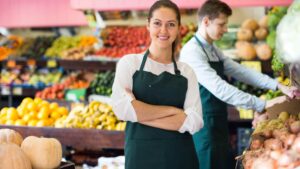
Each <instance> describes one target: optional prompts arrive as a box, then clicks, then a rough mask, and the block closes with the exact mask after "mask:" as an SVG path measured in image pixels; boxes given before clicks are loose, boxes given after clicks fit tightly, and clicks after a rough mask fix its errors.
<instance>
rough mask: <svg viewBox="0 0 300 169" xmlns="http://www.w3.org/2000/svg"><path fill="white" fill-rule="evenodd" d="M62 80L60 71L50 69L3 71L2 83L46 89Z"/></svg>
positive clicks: (0, 81)
mask: <svg viewBox="0 0 300 169" xmlns="http://www.w3.org/2000/svg"><path fill="white" fill-rule="evenodd" d="M61 78H62V72H61V71H60V70H58V69H57V70H52V71H49V70H48V69H38V70H30V69H2V70H1V76H0V83H1V84H16V85H23V86H25V87H30V86H31V87H35V88H44V87H45V86H49V85H53V84H56V83H58V82H59V81H60V80H61Z"/></svg>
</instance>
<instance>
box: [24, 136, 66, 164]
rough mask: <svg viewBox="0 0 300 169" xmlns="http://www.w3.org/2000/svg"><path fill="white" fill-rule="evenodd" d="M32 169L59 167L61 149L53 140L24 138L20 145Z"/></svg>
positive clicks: (33, 137) (55, 140) (56, 141)
mask: <svg viewBox="0 0 300 169" xmlns="http://www.w3.org/2000/svg"><path fill="white" fill-rule="evenodd" d="M21 148H22V150H23V151H24V152H25V154H26V155H27V156H28V157H29V160H30V161H31V164H32V168H34V169H53V168H56V167H58V166H59V165H60V161H61V158H62V147H61V144H60V142H59V141H58V140H57V139H55V138H39V137H35V136H29V137H26V138H25V139H24V141H23V143H22V145H21Z"/></svg>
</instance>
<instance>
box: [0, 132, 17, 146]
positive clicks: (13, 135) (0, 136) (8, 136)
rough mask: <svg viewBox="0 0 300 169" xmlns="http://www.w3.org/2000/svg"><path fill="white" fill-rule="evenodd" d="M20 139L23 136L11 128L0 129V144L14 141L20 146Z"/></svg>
mask: <svg viewBox="0 0 300 169" xmlns="http://www.w3.org/2000/svg"><path fill="white" fill-rule="evenodd" d="M22 141H23V137H22V136H21V134H19V133H18V132H16V131H14V130H11V129H0V144H1V143H14V144H17V145H18V146H20V145H21V143H22Z"/></svg>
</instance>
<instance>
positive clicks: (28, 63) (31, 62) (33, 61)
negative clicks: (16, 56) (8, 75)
mask: <svg viewBox="0 0 300 169" xmlns="http://www.w3.org/2000/svg"><path fill="white" fill-rule="evenodd" d="M27 65H28V66H31V67H35V65H36V61H35V60H34V59H29V60H27Z"/></svg>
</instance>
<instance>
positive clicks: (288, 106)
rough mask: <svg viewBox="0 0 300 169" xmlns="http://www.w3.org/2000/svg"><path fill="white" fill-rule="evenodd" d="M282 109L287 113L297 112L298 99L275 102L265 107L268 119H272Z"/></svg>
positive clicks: (299, 108) (299, 106)
mask: <svg viewBox="0 0 300 169" xmlns="http://www.w3.org/2000/svg"><path fill="white" fill-rule="evenodd" d="M283 111H285V112H288V113H289V114H298V113H299V112H300V99H293V100H290V101H285V102H282V103H279V104H275V105H274V106H272V107H270V108H268V109H267V114H268V116H269V118H270V119H274V118H277V117H278V115H279V114H280V113H281V112H283Z"/></svg>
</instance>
